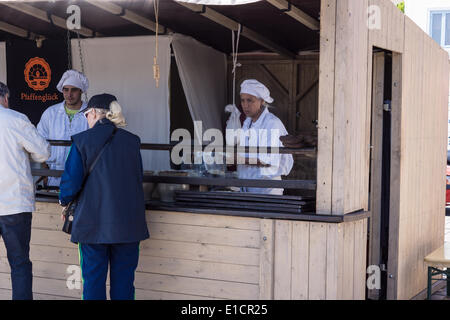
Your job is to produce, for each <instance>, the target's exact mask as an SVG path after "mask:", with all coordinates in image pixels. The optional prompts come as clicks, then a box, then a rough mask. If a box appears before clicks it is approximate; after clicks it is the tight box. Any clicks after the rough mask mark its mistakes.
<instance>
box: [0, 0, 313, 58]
mask: <svg viewBox="0 0 450 320" xmlns="http://www.w3.org/2000/svg"><path fill="white" fill-rule="evenodd" d="M283 1H284V0H283ZM107 3H111V4H114V5H116V6H120V7H121V8H124V9H128V10H130V11H132V12H133V13H137V14H138V15H140V16H142V17H144V18H146V19H149V20H152V21H155V13H154V4H153V0H124V1H107ZM286 3H287V2H286ZM290 3H291V5H292V6H295V7H296V8H298V9H300V10H302V11H303V12H304V13H306V14H308V15H309V16H310V17H312V18H313V19H315V20H317V22H318V17H319V9H320V0H290ZM71 4H76V5H78V6H79V7H80V9H81V24H82V26H83V27H85V28H88V29H90V30H92V31H95V32H97V33H98V34H101V36H106V37H112V36H137V35H153V34H154V32H152V31H151V30H149V29H146V28H144V27H141V26H139V25H137V24H135V23H133V22H131V21H128V20H126V19H124V18H123V17H121V16H119V15H115V14H113V13H110V12H107V11H105V10H104V9H102V8H99V7H97V6H95V5H92V4H91V3H88V2H87V1H79V0H78V1H73V0H71V1H69V0H60V1H31V2H21V3H19V4H17V2H14V3H11V2H2V1H1V0H0V22H4V23H7V24H8V25H11V26H15V27H19V28H21V29H24V30H26V31H29V32H32V33H35V34H37V35H42V36H45V37H46V38H49V39H51V38H65V37H67V30H65V29H63V28H61V27H58V26H57V25H54V24H52V23H49V22H46V21H43V20H42V19H39V18H37V17H35V16H32V15H30V14H29V13H28V14H27V13H24V12H23V11H21V10H20V9H19V8H18V7H14V6H26V7H28V8H31V9H32V11H34V12H39V13H43V16H44V18H45V16H51V15H53V16H57V17H61V18H63V19H65V18H66V17H68V16H69V15H68V14H67V13H66V10H67V7H68V6H69V5H71ZM208 8H209V9H212V10H214V11H215V12H216V13H218V14H219V15H222V16H225V17H227V18H229V19H231V20H233V21H235V22H238V23H240V24H241V25H242V26H243V27H244V29H245V28H247V29H250V30H252V31H254V32H255V33H256V34H258V35H259V36H261V37H262V38H264V39H266V40H268V42H270V43H273V44H275V45H276V46H277V47H279V48H282V49H284V50H286V52H290V53H293V54H294V55H295V54H297V53H298V52H299V51H309V50H318V48H319V31H318V30H311V29H310V28H308V27H307V26H305V25H303V24H302V23H300V22H299V21H297V20H295V19H294V18H292V17H290V16H289V15H287V14H286V13H285V12H283V11H282V10H280V9H278V8H276V7H275V6H274V5H272V4H270V3H269V2H267V1H264V0H263V1H260V2H256V3H251V4H246V5H239V6H208ZM159 23H160V24H161V25H163V26H165V27H167V28H169V29H170V30H172V31H173V32H176V33H181V34H185V35H189V36H192V37H194V38H195V39H197V40H199V41H201V42H203V43H205V44H207V45H209V46H212V47H214V48H215V49H217V50H220V51H222V52H224V53H227V54H229V53H231V52H232V41H231V39H232V38H231V31H230V30H229V29H228V28H226V27H224V26H222V25H220V24H218V23H217V22H215V21H213V20H210V19H209V18H207V17H204V16H202V15H201V14H200V13H197V12H194V11H193V10H191V9H189V8H186V7H185V6H183V5H181V4H179V3H177V2H176V1H174V0H160V2H159ZM3 31H4V30H3ZM3 31H2V32H0V41H5V40H8V39H14V38H20V37H19V36H17V35H14V34H12V33H7V32H3ZM71 37H72V38H73V37H75V34H71ZM83 37H84V36H83ZM255 51H257V52H270V51H271V50H270V49H268V48H267V46H264V45H261V43H256V42H255V41H254V40H253V41H252V40H249V39H248V38H246V37H244V36H242V37H241V38H240V42H239V52H255ZM272 51H273V50H272Z"/></svg>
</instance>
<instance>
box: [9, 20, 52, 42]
mask: <svg viewBox="0 0 450 320" xmlns="http://www.w3.org/2000/svg"><path fill="white" fill-rule="evenodd" d="M0 30H2V31H5V32H7V33H10V34H14V35H16V36H19V37H22V38H25V39H30V40H37V39H45V37H44V36H41V35H38V34H36V33H33V32H29V31H28V30H25V29H22V28H19V27H16V26H13V25H12V24H9V23H6V22H3V21H0Z"/></svg>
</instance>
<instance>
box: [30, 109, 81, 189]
mask: <svg viewBox="0 0 450 320" xmlns="http://www.w3.org/2000/svg"><path fill="white" fill-rule="evenodd" d="M86 107H87V103H85V102H83V105H82V106H81V108H80V110H83V109H84V108H86ZM88 128H89V125H88V122H87V120H86V117H85V116H84V115H83V113H81V112H78V113H76V114H75V115H74V117H73V119H72V121H70V120H69V116H68V115H67V113H66V110H65V108H64V101H63V102H60V103H57V104H55V105H53V106H50V107H48V108H47V110H45V111H44V113H43V114H42V117H41V120H40V121H39V123H38V125H37V130H38V131H39V133H40V135H41V136H43V137H44V138H45V139H47V140H71V137H72V136H73V135H75V134H77V133H80V132H82V131H85V130H87V129H88ZM69 151H70V147H61V146H52V147H51V156H50V158H49V159H48V161H47V164H48V166H49V168H50V170H64V164H65V162H66V158H67V155H68V154H69ZM60 181H61V178H57V177H48V185H49V186H59V183H60Z"/></svg>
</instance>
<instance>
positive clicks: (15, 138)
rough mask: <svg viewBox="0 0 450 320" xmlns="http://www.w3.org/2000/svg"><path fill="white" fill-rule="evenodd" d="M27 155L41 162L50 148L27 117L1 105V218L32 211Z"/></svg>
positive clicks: (33, 207)
mask: <svg viewBox="0 0 450 320" xmlns="http://www.w3.org/2000/svg"><path fill="white" fill-rule="evenodd" d="M30 156H31V159H32V160H33V161H35V162H44V161H45V160H47V159H48V157H49V156H50V145H49V144H48V142H47V141H45V139H44V138H43V137H41V136H40V135H39V133H38V131H37V130H36V128H35V127H34V125H33V124H32V123H31V122H30V120H28V118H27V116H25V115H24V114H22V113H19V112H17V111H14V110H11V109H6V108H4V107H3V106H1V105H0V172H1V175H0V216H4V215H10V214H17V213H21V212H33V211H35V200H34V199H35V198H34V183H33V177H32V176H31V169H30Z"/></svg>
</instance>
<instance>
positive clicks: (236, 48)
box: [231, 23, 241, 105]
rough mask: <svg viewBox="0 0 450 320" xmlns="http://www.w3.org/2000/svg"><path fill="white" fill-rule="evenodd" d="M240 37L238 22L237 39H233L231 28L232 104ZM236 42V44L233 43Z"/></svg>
mask: <svg viewBox="0 0 450 320" xmlns="http://www.w3.org/2000/svg"><path fill="white" fill-rule="evenodd" d="M240 37H241V24H240V23H239V26H238V30H237V39H236V41H235V35H234V30H231V42H232V43H231V48H232V51H233V52H232V58H233V69H232V70H231V73H232V74H233V105H236V67H237V66H238V63H237V55H238V51H239V38H240ZM235 42H236V45H235Z"/></svg>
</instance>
